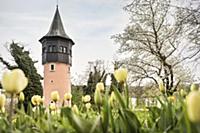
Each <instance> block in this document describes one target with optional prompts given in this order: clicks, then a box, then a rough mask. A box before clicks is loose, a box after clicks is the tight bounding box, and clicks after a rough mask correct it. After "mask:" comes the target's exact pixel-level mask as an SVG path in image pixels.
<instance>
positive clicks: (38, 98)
mask: <svg viewBox="0 0 200 133" xmlns="http://www.w3.org/2000/svg"><path fill="white" fill-rule="evenodd" d="M41 99H42V98H41V96H39V95H34V96H32V98H31V102H32V104H33V105H36V106H38V105H40V103H41Z"/></svg>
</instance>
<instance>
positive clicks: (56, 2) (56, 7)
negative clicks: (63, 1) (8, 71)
mask: <svg viewBox="0 0 200 133" xmlns="http://www.w3.org/2000/svg"><path fill="white" fill-rule="evenodd" d="M56 8H58V0H56Z"/></svg>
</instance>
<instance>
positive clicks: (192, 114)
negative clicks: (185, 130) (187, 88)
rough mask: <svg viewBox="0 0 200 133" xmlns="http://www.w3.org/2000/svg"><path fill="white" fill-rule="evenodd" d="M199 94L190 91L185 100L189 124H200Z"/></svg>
mask: <svg viewBox="0 0 200 133" xmlns="http://www.w3.org/2000/svg"><path fill="white" fill-rule="evenodd" d="M199 101H200V92H199V91H192V92H190V93H189V95H188V96H187V98H186V104H187V113H188V118H189V120H190V121H191V122H194V123H199V122H200V104H199Z"/></svg>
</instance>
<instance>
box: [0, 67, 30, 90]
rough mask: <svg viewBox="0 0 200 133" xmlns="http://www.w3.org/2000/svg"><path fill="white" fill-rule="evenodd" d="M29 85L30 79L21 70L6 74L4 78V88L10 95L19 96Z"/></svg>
mask: <svg viewBox="0 0 200 133" xmlns="http://www.w3.org/2000/svg"><path fill="white" fill-rule="evenodd" d="M27 85H28V79H27V78H26V77H25V75H24V72H23V71H22V70H21V69H14V70H12V71H8V72H5V73H4V74H3V77H2V87H3V88H4V89H5V91H6V92H8V93H10V94H18V93H19V92H21V91H23V90H24V89H25V88H26V86H27Z"/></svg>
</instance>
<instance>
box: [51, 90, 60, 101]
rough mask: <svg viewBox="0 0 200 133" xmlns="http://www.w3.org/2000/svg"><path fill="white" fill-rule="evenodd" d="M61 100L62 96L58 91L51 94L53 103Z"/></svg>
mask: <svg viewBox="0 0 200 133" xmlns="http://www.w3.org/2000/svg"><path fill="white" fill-rule="evenodd" d="M59 99H60V96H59V93H58V91H53V92H51V100H52V101H54V102H57V101H59Z"/></svg>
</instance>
